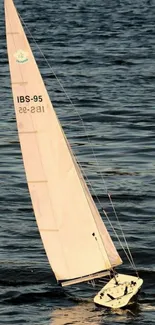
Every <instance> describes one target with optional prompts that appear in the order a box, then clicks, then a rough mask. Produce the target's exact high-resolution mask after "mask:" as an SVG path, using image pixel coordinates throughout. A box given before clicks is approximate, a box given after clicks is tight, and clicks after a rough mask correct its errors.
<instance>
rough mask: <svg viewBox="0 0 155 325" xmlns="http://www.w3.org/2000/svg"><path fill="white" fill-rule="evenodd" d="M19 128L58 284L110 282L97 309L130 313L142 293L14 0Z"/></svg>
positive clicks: (9, 5)
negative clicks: (125, 267)
mask: <svg viewBox="0 0 155 325" xmlns="http://www.w3.org/2000/svg"><path fill="white" fill-rule="evenodd" d="M4 5H5V21H6V38H7V51H8V58H9V66H10V76H11V85H12V94H13V100H14V107H15V113H16V121H17V129H18V134H19V140H20V146H21V152H22V157H23V163H24V167H25V173H26V178H27V184H28V188H29V192H30V196H31V201H32V206H33V210H34V214H35V217H36V222H37V225H38V229H39V232H40V235H41V239H42V242H43V245H44V248H45V251H46V254H47V257H48V260H49V263H50V265H51V268H52V270H53V272H54V274H55V277H56V279H57V281H58V283H59V284H60V285H61V286H69V285H73V284H77V283H81V282H83V281H90V280H93V279H97V278H102V277H105V276H109V279H110V280H109V281H108V283H107V284H106V285H105V286H104V287H103V288H102V289H101V290H100V291H99V292H98V293H97V294H96V296H95V297H94V303H95V304H98V305H101V306H105V307H110V308H120V307H125V306H126V305H128V304H129V303H131V301H132V300H133V298H134V297H135V296H136V295H137V293H138V291H139V290H140V288H141V286H142V283H143V280H142V279H141V278H139V277H138V276H131V275H124V274H117V273H116V272H115V267H117V266H118V265H120V264H122V260H121V257H120V256H119V254H118V252H117V250H116V248H115V246H114V243H113V241H112V239H111V237H110V235H109V233H108V231H107V229H106V227H105V225H104V223H103V221H102V218H101V216H100V214H99V211H98V209H97V207H96V205H95V203H94V201H93V198H92V196H91V194H90V191H89V189H88V187H87V185H86V182H85V180H84V177H83V175H82V172H81V170H80V167H79V165H78V164H77V162H76V159H75V156H74V155H73V152H72V150H71V147H70V144H69V142H68V140H67V138H66V136H65V134H64V131H63V129H62V127H61V125H60V122H59V120H58V118H57V116H56V113H55V111H54V109H53V106H52V103H51V100H50V98H49V96H48V93H47V90H46V87H45V85H44V82H43V79H42V77H41V74H40V72H39V69H38V67H37V64H36V61H35V59H34V56H33V53H32V50H31V48H30V45H29V43H28V40H27V37H26V35H25V32H24V29H23V26H22V23H21V20H20V18H19V15H18V13H17V10H16V8H15V5H14V3H13V0H4Z"/></svg>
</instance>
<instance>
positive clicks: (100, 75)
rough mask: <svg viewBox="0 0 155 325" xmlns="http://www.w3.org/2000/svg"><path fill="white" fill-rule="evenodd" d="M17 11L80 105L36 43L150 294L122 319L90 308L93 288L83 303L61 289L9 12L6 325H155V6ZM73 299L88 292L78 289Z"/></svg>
mask: <svg viewBox="0 0 155 325" xmlns="http://www.w3.org/2000/svg"><path fill="white" fill-rule="evenodd" d="M15 4H16V6H17V8H18V10H19V12H20V14H21V16H22V18H23V19H24V21H25V23H26V24H27V26H28V28H29V30H30V32H31V33H32V34H33V36H34V37H35V39H36V41H37V42H38V43H39V45H40V47H41V49H42V51H43V53H44V54H45V56H46V57H47V59H48V61H49V63H50V65H51V66H52V68H53V70H54V72H55V73H56V74H57V76H58V78H59V79H60V81H61V83H62V85H63V86H64V87H65V90H66V92H67V93H68V95H69V96H70V98H71V99H72V101H73V103H74V104H75V107H76V110H77V111H75V110H74V109H73V107H72V106H71V105H69V103H68V100H67V98H66V97H65V95H64V94H63V91H62V89H61V88H60V86H59V84H58V83H57V81H56V80H55V78H54V77H53V74H52V72H50V71H49V68H48V66H47V65H46V63H45V61H44V59H43V58H42V57H41V54H40V53H39V52H38V49H37V48H36V47H35V46H34V44H33V43H32V47H33V49H34V53H35V55H36V58H37V61H38V64H39V67H40V70H41V72H42V74H43V77H44V80H45V83H46V85H47V88H48V91H49V94H50V96H51V98H52V101H53V103H54V106H55V109H56V111H57V114H58V116H59V118H60V120H61V123H62V125H63V127H64V130H65V132H66V134H67V136H68V138H69V140H70V142H71V144H72V147H73V149H74V152H75V154H76V156H77V158H78V160H79V161H80V163H81V165H82V167H83V170H84V173H85V174H86V175H87V177H88V179H89V181H91V184H92V188H91V191H92V194H94V191H95V193H96V194H97V195H98V197H99V199H100V202H101V204H102V205H103V206H104V208H105V210H106V211H107V213H108V215H109V217H110V219H111V220H112V221H113V224H114V225H117V223H116V220H115V216H114V214H113V212H112V207H111V205H110V203H109V201H108V199H107V195H106V190H105V187H104V184H103V181H102V178H101V174H100V171H101V172H102V175H103V176H104V179H105V182H106V185H107V187H108V190H109V192H110V193H111V197H112V199H113V202H114V205H115V208H116V211H117V213H118V216H119V219H120V221H121V224H122V226H123V230H124V232H125V234H126V238H127V240H128V243H129V246H130V248H131V251H132V254H133V257H134V261H135V263H136V266H137V269H138V271H139V273H140V276H141V277H142V278H143V279H144V286H143V288H142V291H141V294H140V297H139V308H138V309H137V310H136V311H134V313H130V312H129V311H126V312H121V311H118V312H117V313H115V312H112V311H107V310H105V309H100V308H97V307H95V306H94V304H93V303H92V301H90V300H89V299H87V297H86V296H87V294H88V296H89V294H90V295H91V294H92V292H93V288H92V289H91V288H90V289H89V290H88V292H87V294H86V290H85V285H83V286H82V289H81V290H82V291H81V297H84V298H85V299H86V300H81V301H76V300H74V299H71V298H69V297H68V296H67V295H66V294H65V293H64V291H63V290H62V289H61V288H59V287H58V286H57V285H56V282H55V279H54V276H53V274H52V273H51V269H50V267H49V264H48V262H47V258H46V256H45V253H44V250H43V247H42V243H41V240H40V237H39V234H38V230H37V227H36V223H35V218H34V215H33V211H32V207H31V202H30V198H29V194H28V190H27V185H26V180H25V174H24V170H23V165H22V159H21V153H20V148H19V143H18V136H17V130H16V122H15V115H14V109H13V103H12V96H11V90H10V79H9V68H8V62H7V56H6V41H5V30H4V13H3V7H2V6H3V4H2V3H1V4H0V31H1V32H0V36H1V48H0V54H1V59H0V80H1V87H0V98H1V104H0V108H1V118H0V159H1V160H0V179H1V191H0V218H1V222H0V262H1V268H0V293H1V294H0V302H1V305H0V314H1V317H0V318H1V321H0V322H1V324H2V325H3V324H7V325H11V324H20V325H24V324H31V325H35V324H37V325H45V324H46V325H51V324H54V325H60V324H61V325H62V324H64V325H65V324H93V325H96V324H106V325H107V324H110V325H111V324H113V325H114V324H142V325H143V324H154V323H155V321H154V315H155V280H154V279H155V264H154V249H155V242H154V233H155V221H154V210H155V203H154V202H155V173H154V171H155V163H154V153H155V145H154V133H155V95H154V94H155V91H154V90H155V23H154V22H155V1H154V0H143V1H142V0H141V1H138V0H134V1H129V0H124V1H123V0H122V1H121V0H120V1H118V0H115V1H113V0H111V1H108V0H105V1H101V0H96V1H93V0H92V1H88V0H85V1H84V0H83V1H82V0H79V1H78V2H77V1H75V0H70V1H62V0H59V1H58V0H52V1H47V0H45V1H44V2H42V1H36V0H27V1H24V0H16V1H15ZM77 112H78V114H80V115H81V117H82V119H83V121H84V124H85V127H86V130H87V131H86V132H87V135H88V137H89V138H90V140H91V144H92V148H93V151H94V152H95V154H96V156H97V160H98V164H97V163H96V160H95V158H94V156H93V154H92V150H91V147H90V144H89V143H88V141H87V140H88V139H87V136H86V133H85V130H84V129H83V125H82V123H81V122H80V121H79V117H78V115H77ZM97 205H98V203H97ZM98 207H99V209H100V211H101V208H100V206H99V205H98ZM106 224H107V222H106ZM108 229H109V231H110V233H111V228H109V226H108ZM111 234H112V233H111ZM112 236H113V235H112ZM113 239H114V241H115V242H116V243H117V241H116V238H115V236H113ZM117 247H118V249H119V252H120V254H121V256H122V258H123V259H124V262H125V263H124V265H123V266H122V267H121V272H128V273H129V271H130V269H129V268H130V266H129V264H128V262H127V261H126V258H125V256H124V252H123V251H122V249H121V248H120V246H117ZM72 290H73V289H72ZM74 290H76V292H77V291H79V288H78V286H77V287H76V288H75V289H74Z"/></svg>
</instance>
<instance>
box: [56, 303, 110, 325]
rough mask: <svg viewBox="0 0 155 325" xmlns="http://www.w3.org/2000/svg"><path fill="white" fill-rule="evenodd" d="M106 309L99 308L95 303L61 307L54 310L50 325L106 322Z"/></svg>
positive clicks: (97, 324)
mask: <svg viewBox="0 0 155 325" xmlns="http://www.w3.org/2000/svg"><path fill="white" fill-rule="evenodd" d="M103 319H104V311H103V310H98V309H97V308H96V307H95V306H94V304H93V303H86V304H78V305H76V306H72V307H69V308H68V307H67V308H59V309H56V310H54V311H53V313H52V318H51V324H50V325H66V324H78V325H83V324H92V325H99V324H104V323H103Z"/></svg>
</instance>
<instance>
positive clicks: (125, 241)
mask: <svg viewBox="0 0 155 325" xmlns="http://www.w3.org/2000/svg"><path fill="white" fill-rule="evenodd" d="M108 196H109V200H110V202H111V205H112V207H113V211H114V213H115V216H116V219H117V221H118V224H119V227H120V230H121V232H122V236H123V239H124V243H125V245H126V247H127V250H128V253H129V256H130V258H131V261H132V264H133V266H134V269H135V270H136V273H137V274H138V272H137V268H136V265H135V263H134V260H133V256H132V254H131V251H130V248H129V245H128V243H127V240H126V238H125V235H124V232H123V229H122V226H121V223H120V220H119V218H118V215H117V213H116V210H115V207H114V205H113V201H112V199H111V195H110V194H109V193H108Z"/></svg>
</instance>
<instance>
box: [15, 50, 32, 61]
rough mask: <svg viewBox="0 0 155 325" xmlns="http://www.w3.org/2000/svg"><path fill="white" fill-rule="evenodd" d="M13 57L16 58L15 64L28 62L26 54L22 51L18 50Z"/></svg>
mask: <svg viewBox="0 0 155 325" xmlns="http://www.w3.org/2000/svg"><path fill="white" fill-rule="evenodd" d="M14 57H15V58H16V62H18V63H26V62H28V60H29V59H28V53H27V52H25V51H23V50H18V51H17V52H16V53H15V54H14Z"/></svg>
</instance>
